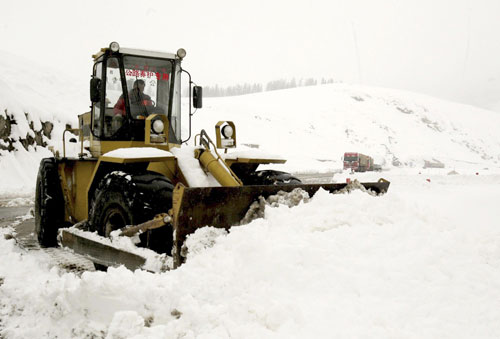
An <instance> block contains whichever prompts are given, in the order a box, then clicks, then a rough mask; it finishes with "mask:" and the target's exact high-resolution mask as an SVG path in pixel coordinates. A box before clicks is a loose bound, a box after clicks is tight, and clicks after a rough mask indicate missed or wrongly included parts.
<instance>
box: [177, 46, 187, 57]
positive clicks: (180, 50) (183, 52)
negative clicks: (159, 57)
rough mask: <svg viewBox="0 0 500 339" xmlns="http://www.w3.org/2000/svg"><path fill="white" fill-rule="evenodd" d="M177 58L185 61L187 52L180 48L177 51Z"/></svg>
mask: <svg viewBox="0 0 500 339" xmlns="http://www.w3.org/2000/svg"><path fill="white" fill-rule="evenodd" d="M177 56H178V57H179V58H181V59H184V57H185V56H186V50H185V49H184V48H179V49H178V50H177Z"/></svg>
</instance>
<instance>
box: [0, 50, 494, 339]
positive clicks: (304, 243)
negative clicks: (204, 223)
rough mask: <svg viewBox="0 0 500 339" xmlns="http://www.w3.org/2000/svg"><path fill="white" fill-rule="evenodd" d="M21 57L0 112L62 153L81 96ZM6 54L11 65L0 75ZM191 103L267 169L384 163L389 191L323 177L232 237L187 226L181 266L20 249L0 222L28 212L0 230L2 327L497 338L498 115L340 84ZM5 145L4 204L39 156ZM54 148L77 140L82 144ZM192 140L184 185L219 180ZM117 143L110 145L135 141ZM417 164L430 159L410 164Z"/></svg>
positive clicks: (43, 332) (0, 330) (81, 334)
mask: <svg viewBox="0 0 500 339" xmlns="http://www.w3.org/2000/svg"><path fill="white" fill-rule="evenodd" d="M6 63H7V64H8V65H9V66H8V67H7V66H5V64H6ZM21 66H22V67H21ZM21 66H20V65H18V64H17V63H16V62H15V59H14V58H11V57H8V56H5V55H3V56H1V57H0V67H4V68H3V70H4V71H5V72H4V73H5V78H2V81H1V82H0V88H1V89H2V91H0V93H1V94H0V114H3V113H1V112H3V110H4V109H8V111H9V112H12V114H16V116H17V117H19V118H23V116H24V112H29V115H30V118H29V119H31V121H32V122H34V123H36V121H38V120H43V119H49V120H51V121H54V122H56V125H55V129H54V131H53V133H54V134H53V135H54V140H53V141H51V144H52V145H53V146H55V147H56V148H57V149H62V147H61V145H62V144H61V141H62V130H63V127H62V125H63V124H64V123H66V122H67V121H69V120H72V121H73V119H76V114H77V113H80V112H81V110H80V108H79V107H80V106H78V108H77V109H73V108H72V107H70V106H72V105H73V103H72V102H70V101H69V99H68V100H58V99H60V98H62V97H65V98H66V94H67V93H62V92H61V91H62V90H63V89H64V91H68V92H71V89H67V88H63V89H61V88H60V87H59V85H60V84H61V83H65V80H64V79H62V80H61V81H60V82H58V81H59V80H57V79H56V78H58V77H50V76H49V75H51V74H50V73H47V72H45V71H43V69H39V68H37V71H36V72H40V73H32V72H33V71H34V68H32V67H28V66H27V64H25V63H22V65H21ZM16 67H19V69H18V73H16V74H19V79H18V78H16V77H17V75H16V76H13V75H12V74H11V73H10V70H11V69H15V68H16ZM0 70H2V69H0ZM30 74H32V75H30ZM47 74H48V75H47ZM4 79H5V80H4ZM28 80H29V81H28ZM26 84H28V85H26ZM71 93H74V92H71ZM75 96H76V95H75ZM87 97H88V96H87V95H85V97H84V98H85V99H86V98H87ZM204 103H205V108H204V109H203V110H202V111H199V112H198V113H196V115H195V116H194V118H193V125H194V126H193V130H194V131H198V130H199V129H201V128H207V129H208V128H209V127H210V126H214V125H215V123H216V122H218V121H220V120H223V119H227V120H232V121H234V122H235V123H236V128H237V135H238V140H237V143H238V145H244V144H247V145H250V144H252V145H258V146H259V149H258V152H257V151H256V150H254V149H251V148H245V147H242V148H243V150H242V151H240V149H241V148H240V147H239V149H238V150H237V151H236V152H240V153H235V154H233V156H236V155H238V156H241V157H243V155H242V154H247V155H248V154H250V153H251V154H254V155H256V154H257V153H259V152H262V153H267V154H279V155H280V156H281V157H283V158H285V159H288V162H287V163H286V164H284V165H268V166H264V168H274V169H281V170H286V171H291V172H309V173H319V172H325V173H333V172H335V174H332V178H331V181H336V182H345V181H346V179H347V178H349V179H351V180H354V179H358V180H359V181H361V182H367V181H376V180H377V179H378V178H379V177H380V176H383V177H384V178H386V179H388V180H389V181H391V186H390V187H389V191H388V193H387V194H385V195H383V196H377V197H373V196H371V195H369V194H366V193H364V192H362V191H359V190H356V191H353V192H351V193H350V194H327V193H326V192H325V191H322V190H320V191H318V193H317V194H316V195H315V196H314V197H312V198H310V199H304V200H303V201H302V202H300V203H298V205H297V206H295V207H292V208H290V207H289V203H288V201H286V200H281V201H278V203H275V204H273V205H272V206H266V208H265V210H264V217H263V218H260V219H256V220H253V221H251V222H250V223H249V224H247V225H244V226H239V227H234V228H232V229H231V230H230V232H229V233H228V232H226V231H223V230H218V229H214V228H212V227H206V228H203V229H200V230H198V231H197V232H196V233H195V234H193V235H191V236H190V238H188V240H187V242H186V245H187V247H188V249H189V252H188V260H187V262H186V263H185V264H184V265H182V266H181V267H180V268H178V269H176V270H172V271H167V272H161V273H156V274H153V273H151V272H148V271H146V270H136V271H134V272H132V271H130V270H127V269H125V268H124V267H117V268H109V269H108V271H107V272H101V271H96V272H91V271H87V272H84V273H81V274H77V273H73V272H68V271H67V270H64V269H62V268H60V267H59V266H58V265H57V263H56V262H55V260H54V259H53V258H52V257H51V255H50V252H49V251H42V250H39V251H36V250H30V251H27V250H25V249H24V248H23V247H21V246H20V245H19V244H18V243H17V240H16V239H15V237H14V238H13V237H12V236H11V235H12V234H15V230H14V227H15V226H16V225H17V224H19V223H20V222H22V221H23V220H28V221H29V220H31V218H32V215H31V213H28V214H26V215H24V216H21V217H19V218H18V220H16V221H15V222H14V223H13V224H12V225H11V227H7V228H0V259H1V260H0V337H2V338H6V339H11V338H82V339H83V338H110V339H111V338H114V339H116V338H332V337H334V338H337V337H344V338H388V337H396V338H498V337H500V323H499V322H498V319H499V318H500V228H499V227H498V219H499V216H500V214H499V212H498V202H499V201H500V168H499V167H500V166H499V161H500V140H499V135H500V133H499V132H500V130H499V129H500V115H499V114H496V113H493V112H489V111H485V110H481V109H478V108H475V107H471V106H466V105H459V104H455V103H450V102H446V101H442V100H439V99H436V98H431V97H428V96H423V95H419V94H415V93H408V92H402V91H397V90H390V89H381V88H368V87H363V86H351V85H345V84H333V85H325V86H316V87H304V88H297V89H291V90H284V91H276V92H265V93H260V94H254V95H247V96H242V97H230V98H213V99H212V98H206V99H205V102H204ZM87 105H88V104H87ZM63 106H64V107H63ZM70 112H73V113H71V114H70ZM26 121H29V120H26ZM23 124H24V122H23ZM26 126H27V125H19V126H18V127H16V128H18V129H17V130H15V135H16V136H21V135H22V133H24V132H27V129H26ZM185 126H186V125H184V127H185ZM67 137H68V136H67ZM68 138H69V137H68ZM18 146H19V147H17V151H15V152H12V153H8V152H6V151H0V197H2V199H3V200H6V199H8V200H9V202H8V204H9V205H10V206H19V205H22V204H24V203H25V202H26V201H27V199H32V196H33V192H34V183H35V179H36V173H37V168H38V163H39V161H40V159H41V158H42V157H46V156H50V155H51V153H50V152H49V151H48V150H46V149H44V148H41V147H37V148H36V149H35V148H29V149H28V150H25V149H24V148H23V147H22V146H21V145H18ZM67 147H68V149H69V151H71V150H72V148H71V147H74V151H76V152H78V151H79V144H74V145H72V146H71V145H67ZM194 150H195V147H194V146H192V145H188V146H185V147H184V145H183V147H182V148H181V149H173V150H172V151H171V154H173V155H174V156H175V157H176V158H177V159H178V162H179V166H181V168H183V171H185V173H187V177H188V182H189V184H190V185H193V186H211V185H217V183H216V181H215V179H213V177H210V176H209V175H206V174H205V172H203V170H202V169H200V168H199V166H196V164H197V160H196V159H194V158H193V153H194ZM346 151H358V152H362V153H365V154H369V155H372V156H373V157H374V158H375V159H380V163H381V164H382V165H383V167H384V171H383V172H382V173H357V174H351V173H347V172H342V171H340V168H341V164H342V163H341V159H340V158H341V156H342V154H343V153H344V152H346ZM130 152H131V153H130V154H125V156H136V155H137V154H141V152H149V151H148V150H147V149H141V150H140V152H139V153H138V152H137V151H130ZM154 152H156V151H154ZM116 153H118V155H119V156H124V153H123V150H120V151H116ZM116 153H115V156H116ZM167 153H168V152H163V151H162V152H160V153H155V154H157V155H158V156H160V155H159V154H162V155H161V156H165V155H166V154H167ZM111 154H113V153H111ZM143 154H144V153H142V154H141V156H142V155H143ZM168 154H170V153H168ZM228 154H230V153H228ZM229 156H230V155H229ZM426 160H428V161H432V160H438V161H440V162H442V163H444V164H445V167H444V168H423V165H424V163H425V161H426ZM398 163H399V164H400V165H398ZM14 198H15V199H14ZM13 199H14V200H13ZM10 201H12V202H10ZM28 201H29V200H28ZM2 208H3V207H2ZM31 221H32V220H31ZM119 241H122V242H123V243H120V246H124V247H127V248H129V247H131V246H132V245H131V243H130V241H131V240H129V239H120V240H119ZM145 255H148V254H145ZM151 258H153V259H158V258H154V256H153V257H151ZM155 263H156V264H157V263H158V261H154V260H153V261H152V265H156V264H155Z"/></svg>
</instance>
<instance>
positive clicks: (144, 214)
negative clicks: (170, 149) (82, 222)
mask: <svg viewBox="0 0 500 339" xmlns="http://www.w3.org/2000/svg"><path fill="white" fill-rule="evenodd" d="M172 191H173V185H172V183H171V182H170V181H169V180H168V179H167V178H165V177H164V176H162V175H160V174H155V173H143V174H135V175H134V174H128V173H124V172H118V171H117V172H112V173H109V174H108V175H106V176H105V177H104V178H103V179H102V180H101V182H100V183H99V186H98V187H97V189H96V191H95V194H94V198H93V199H92V202H91V209H90V213H89V221H90V227H91V228H92V229H93V230H95V231H97V232H98V233H99V234H100V235H102V236H106V237H109V235H110V233H111V232H112V231H115V230H117V229H120V228H122V227H125V226H127V225H137V224H140V223H142V222H145V221H147V220H150V219H152V218H153V217H154V216H155V215H156V214H159V213H166V212H168V210H169V209H170V208H171V207H172ZM172 239H173V234H172V227H171V225H167V226H164V227H162V228H159V229H156V230H153V231H148V232H146V233H145V234H144V235H143V236H141V240H142V242H141V245H142V246H145V247H148V248H151V249H153V250H155V251H157V252H159V253H169V254H170V252H171V249H172V243H173V240H172Z"/></svg>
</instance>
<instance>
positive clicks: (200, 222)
mask: <svg viewBox="0 0 500 339" xmlns="http://www.w3.org/2000/svg"><path fill="white" fill-rule="evenodd" d="M389 184H390V183H389V181H387V180H385V179H380V180H379V181H378V182H370V183H361V185H362V186H364V187H365V188H366V189H367V190H371V191H373V192H375V193H377V194H381V193H385V192H387V190H388V188H389ZM347 185H348V184H347V183H334V184H299V185H280V186H270V185H265V186H240V187H185V186H183V185H181V184H178V185H177V186H176V187H175V189H174V194H173V208H172V212H171V214H172V217H173V227H174V230H175V235H174V246H173V250H172V255H173V259H174V266H175V267H178V266H180V265H181V264H182V263H183V262H184V259H185V258H184V255H183V253H182V245H183V243H184V241H185V240H186V237H187V236H188V235H189V234H191V233H194V232H195V231H196V230H197V229H198V228H201V227H204V226H213V227H217V228H225V229H229V228H230V227H231V226H236V225H239V224H240V221H241V220H242V219H243V218H244V217H245V214H246V212H247V211H248V209H249V207H250V205H251V204H252V203H253V202H254V201H257V200H258V199H259V197H262V198H264V199H266V198H268V197H269V196H271V195H274V194H277V193H278V192H279V191H285V192H291V191H293V190H294V189H296V188H301V189H303V190H304V191H306V192H307V193H308V194H309V196H310V197H312V196H313V195H314V194H315V193H316V191H318V189H320V188H323V189H324V190H326V191H329V192H330V193H332V192H336V191H339V190H342V189H343V188H345V187H346V186H347Z"/></svg>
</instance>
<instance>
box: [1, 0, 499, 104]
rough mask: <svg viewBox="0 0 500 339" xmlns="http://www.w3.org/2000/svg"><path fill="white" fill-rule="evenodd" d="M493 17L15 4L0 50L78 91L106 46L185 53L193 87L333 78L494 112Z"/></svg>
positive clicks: (400, 10)
mask: <svg viewBox="0 0 500 339" xmlns="http://www.w3.org/2000/svg"><path fill="white" fill-rule="evenodd" d="M498 13H500V1H497V0H478V1H472V0H434V1H433V0H419V1H417V0H415V1H413V0H378V1H370V0H353V1H348V2H347V1H338V0H325V1H314V0H312V1H295V0H291V1H269V0H255V1H248V2H241V1H231V0H215V1H195V0H193V1H170V0H168V1H141V2H139V1H128V0H126V1H123V0H122V1H118V0H113V1H95V0H89V1H59V0H58V1H34V0H18V1H9V2H8V3H3V4H2V5H1V11H0V37H1V38H2V39H1V42H2V43H1V45H0V49H1V50H6V51H10V52H12V53H14V54H17V55H24V56H25V57H28V58H32V59H38V60H39V62H40V64H42V65H47V66H51V67H54V68H59V69H61V68H65V69H66V71H67V72H68V73H72V74H74V75H75V76H76V78H75V80H76V81H78V82H81V83H82V86H88V85H87V83H88V79H89V74H90V72H91V54H92V53H94V52H96V51H97V50H98V49H99V48H100V47H104V46H107V45H108V44H109V42H110V41H113V40H116V41H118V42H119V43H120V44H121V45H122V46H127V47H138V48H145V49H156V50H165V51H176V50H177V48H179V47H184V48H185V49H186V50H187V51H188V57H187V59H186V61H185V64H184V66H185V68H187V69H188V70H189V71H190V72H191V74H192V75H193V77H194V80H195V81H196V82H197V83H198V84H201V85H212V84H215V83H219V84H223V85H229V84H235V83H241V82H254V81H255V82H266V81H269V80H272V79H277V78H281V77H286V78H291V77H297V78H300V77H311V76H312V77H318V78H320V77H333V78H334V79H336V80H341V81H344V82H354V83H362V84H366V85H376V86H384V87H391V88H402V89H409V90H413V91H417V92H424V93H428V94H432V95H435V96H438V97H442V98H447V99H452V100H456V101H462V102H466V103H470V104H475V105H479V106H483V107H493V106H495V105H496V104H497V103H498V104H500V62H499V60H500V38H499V33H500V21H499V20H498ZM35 51H36V52H35ZM499 107H500V106H499Z"/></svg>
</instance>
